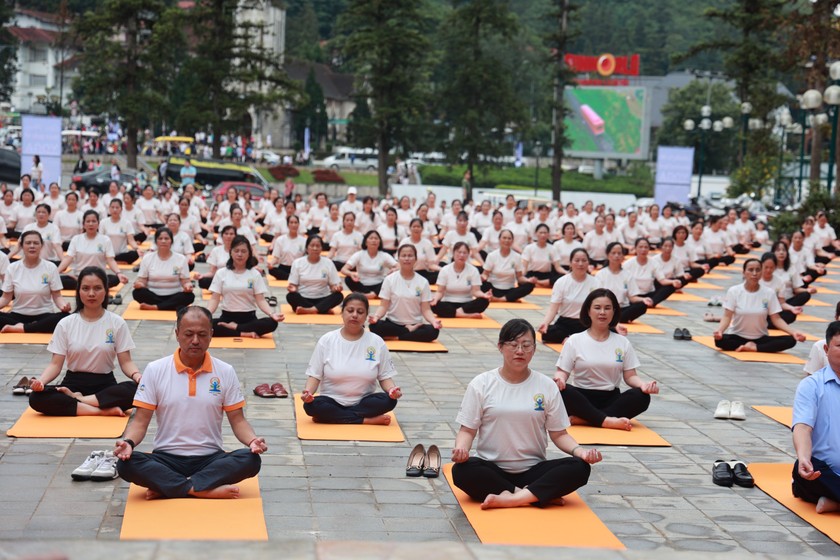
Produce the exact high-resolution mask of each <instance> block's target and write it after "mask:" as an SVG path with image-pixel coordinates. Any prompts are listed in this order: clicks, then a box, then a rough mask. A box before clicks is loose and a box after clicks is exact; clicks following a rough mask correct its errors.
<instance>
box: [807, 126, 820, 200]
mask: <svg viewBox="0 0 840 560" xmlns="http://www.w3.org/2000/svg"><path fill="white" fill-rule="evenodd" d="M821 156H822V130H821V129H820V125H818V124H816V123H814V127H813V128H812V129H811V174H810V176H809V177H808V179H809V181H810V182H811V185H819V184H820V180H821V178H820V175H821V174H820V163H821V160H822V157H821Z"/></svg>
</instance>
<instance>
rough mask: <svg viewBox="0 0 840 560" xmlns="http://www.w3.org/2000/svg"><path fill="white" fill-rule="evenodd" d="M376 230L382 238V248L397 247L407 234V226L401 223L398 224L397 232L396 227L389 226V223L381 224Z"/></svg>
mask: <svg viewBox="0 0 840 560" xmlns="http://www.w3.org/2000/svg"><path fill="white" fill-rule="evenodd" d="M376 232H377V233H379V237H381V238H382V248H383V249H389V250H391V249H396V248H397V247H398V246H399V244H400V241H402V240H403V239H404V238H405V236H406V232H405V228H404V227H402V226H400V225H398V226H397V231H396V234H395V233H394V228H392V227H389V226H388V224H380V225H379V227H377V228H376Z"/></svg>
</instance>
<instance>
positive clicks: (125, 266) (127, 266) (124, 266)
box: [117, 259, 140, 270]
mask: <svg viewBox="0 0 840 560" xmlns="http://www.w3.org/2000/svg"><path fill="white" fill-rule="evenodd" d="M139 264H140V259H137V260H136V261H134V262H133V263H121V262H118V263H117V266H118V267H119V269H120V270H131V269H132V268H134V267H135V266H137V265H139Z"/></svg>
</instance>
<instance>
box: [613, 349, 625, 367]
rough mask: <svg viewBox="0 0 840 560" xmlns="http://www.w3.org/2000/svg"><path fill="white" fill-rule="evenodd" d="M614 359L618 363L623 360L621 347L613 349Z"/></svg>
mask: <svg viewBox="0 0 840 560" xmlns="http://www.w3.org/2000/svg"><path fill="white" fill-rule="evenodd" d="M615 361H616V362H617V363H619V364H620V363H623V362H624V353H623V352H622V351H621V348H616V349H615Z"/></svg>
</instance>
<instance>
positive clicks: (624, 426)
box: [601, 416, 633, 432]
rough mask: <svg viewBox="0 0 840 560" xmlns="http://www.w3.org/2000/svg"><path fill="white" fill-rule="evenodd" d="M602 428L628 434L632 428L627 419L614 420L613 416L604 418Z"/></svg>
mask: <svg viewBox="0 0 840 560" xmlns="http://www.w3.org/2000/svg"><path fill="white" fill-rule="evenodd" d="M601 427H602V428H610V429H611V430H627V431H628V432H629V431H630V430H631V429H632V428H633V425H632V424H630V419H629V418H616V417H615V416H607V417H606V418H604V422H603V424H601Z"/></svg>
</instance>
